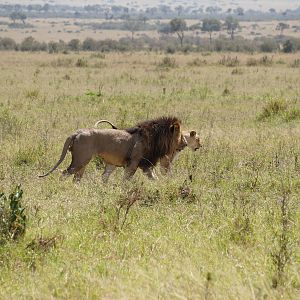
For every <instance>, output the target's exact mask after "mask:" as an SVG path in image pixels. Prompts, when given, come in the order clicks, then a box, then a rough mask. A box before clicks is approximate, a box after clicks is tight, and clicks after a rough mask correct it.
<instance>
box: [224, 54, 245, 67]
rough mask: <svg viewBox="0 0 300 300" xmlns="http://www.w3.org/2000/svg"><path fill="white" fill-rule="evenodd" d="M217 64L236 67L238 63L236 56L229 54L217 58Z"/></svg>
mask: <svg viewBox="0 0 300 300" xmlns="http://www.w3.org/2000/svg"><path fill="white" fill-rule="evenodd" d="M219 64H220V65H223V66H227V67H236V66H238V65H239V64H240V62H239V60H238V58H237V56H236V57H231V56H225V55H224V56H223V57H222V59H221V60H219Z"/></svg>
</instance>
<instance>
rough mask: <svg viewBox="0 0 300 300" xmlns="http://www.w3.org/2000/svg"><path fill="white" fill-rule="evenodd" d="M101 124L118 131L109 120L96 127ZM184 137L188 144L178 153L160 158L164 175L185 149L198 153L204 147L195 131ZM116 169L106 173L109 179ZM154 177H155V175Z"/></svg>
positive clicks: (186, 133) (187, 132)
mask: <svg viewBox="0 0 300 300" xmlns="http://www.w3.org/2000/svg"><path fill="white" fill-rule="evenodd" d="M101 123H108V124H109V125H110V126H111V127H112V128H113V129H118V128H117V127H116V126H115V125H114V124H113V123H112V122H110V121H108V120H99V121H97V122H96V123H95V125H94V127H97V126H98V125H99V124H101ZM182 135H183V138H184V139H185V141H186V144H184V142H183V143H181V144H179V146H178V148H177V149H176V151H175V152H174V153H172V154H171V155H165V156H163V157H162V158H160V160H159V162H160V169H161V172H162V173H163V174H166V173H168V172H169V171H170V168H171V163H172V162H173V161H174V160H175V159H176V158H177V157H178V155H179V153H180V152H181V151H182V150H183V149H184V148H185V146H186V145H187V146H188V147H189V148H190V149H192V150H193V151H197V150H198V149H199V148H200V147H202V145H201V143H200V137H199V135H198V134H197V132H196V131H195V130H191V131H183V132H182ZM114 169H115V168H113V167H110V168H108V169H107V171H106V172H104V173H105V174H106V176H107V177H109V176H110V174H111V173H112V172H113V170H114ZM149 170H151V169H149ZM152 174H153V173H152ZM153 176H154V174H153Z"/></svg>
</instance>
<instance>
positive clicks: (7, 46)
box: [0, 38, 17, 50]
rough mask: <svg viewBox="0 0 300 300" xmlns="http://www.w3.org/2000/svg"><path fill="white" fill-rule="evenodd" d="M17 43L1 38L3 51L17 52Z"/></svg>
mask: <svg viewBox="0 0 300 300" xmlns="http://www.w3.org/2000/svg"><path fill="white" fill-rule="evenodd" d="M16 48H17V43H16V42H15V41H14V40H13V39H12V38H0V49H1V50H15V49H16Z"/></svg>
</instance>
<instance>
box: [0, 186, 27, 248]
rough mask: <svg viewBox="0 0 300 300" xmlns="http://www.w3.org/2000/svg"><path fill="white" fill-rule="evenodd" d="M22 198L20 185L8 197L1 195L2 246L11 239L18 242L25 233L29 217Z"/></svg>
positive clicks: (0, 242)
mask: <svg viewBox="0 0 300 300" xmlns="http://www.w3.org/2000/svg"><path fill="white" fill-rule="evenodd" d="M22 196H23V190H22V189H21V185H20V184H19V185H17V186H16V188H15V189H14V190H13V191H12V192H11V193H10V195H9V196H8V197H7V196H5V194H4V193H0V245H1V244H4V243H5V242H6V241H7V240H10V239H11V240H17V239H18V238H20V237H21V236H23V235H24V233H25V229H26V221H27V217H26V215H25V213H24V211H25V209H24V208H23V206H22V203H21V200H22Z"/></svg>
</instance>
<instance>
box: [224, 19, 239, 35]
mask: <svg viewBox="0 0 300 300" xmlns="http://www.w3.org/2000/svg"><path fill="white" fill-rule="evenodd" d="M225 28H226V30H227V32H228V34H230V38H231V39H232V40H233V39H234V33H235V31H236V30H237V29H238V28H239V21H238V20H237V19H235V18H233V17H232V16H229V17H227V18H226V19H225Z"/></svg>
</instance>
